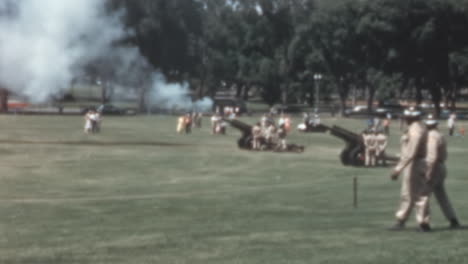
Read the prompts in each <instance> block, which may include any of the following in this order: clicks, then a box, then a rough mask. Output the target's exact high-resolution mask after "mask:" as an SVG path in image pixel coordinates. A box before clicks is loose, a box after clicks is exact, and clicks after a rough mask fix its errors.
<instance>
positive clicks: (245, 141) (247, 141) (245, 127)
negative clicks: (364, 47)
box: [223, 119, 305, 153]
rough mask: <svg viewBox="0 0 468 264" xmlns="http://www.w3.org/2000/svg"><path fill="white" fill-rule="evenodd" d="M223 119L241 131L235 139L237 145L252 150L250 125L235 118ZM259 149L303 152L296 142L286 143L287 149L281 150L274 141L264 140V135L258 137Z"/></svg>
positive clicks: (302, 147)
mask: <svg viewBox="0 0 468 264" xmlns="http://www.w3.org/2000/svg"><path fill="white" fill-rule="evenodd" d="M223 121H225V122H227V123H229V124H230V125H231V126H232V127H234V128H236V129H237V130H239V131H240V132H241V133H242V136H241V137H240V138H239V139H238V140H237V145H238V146H239V148H240V149H245V150H253V147H252V146H253V144H252V142H253V135H252V126H251V125H249V124H246V123H244V122H242V121H239V120H237V119H223ZM260 145H261V150H264V151H277V152H282V151H285V152H296V153H301V152H304V149H305V148H304V146H299V145H296V144H287V149H286V150H282V149H279V148H278V145H277V144H276V143H269V142H267V141H266V140H265V138H264V137H262V138H260Z"/></svg>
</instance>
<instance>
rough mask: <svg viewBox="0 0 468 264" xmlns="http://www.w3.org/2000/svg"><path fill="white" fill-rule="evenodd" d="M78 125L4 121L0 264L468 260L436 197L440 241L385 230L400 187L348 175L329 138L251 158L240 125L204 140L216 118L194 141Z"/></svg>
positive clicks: (149, 127) (138, 125) (160, 127)
mask: <svg viewBox="0 0 468 264" xmlns="http://www.w3.org/2000/svg"><path fill="white" fill-rule="evenodd" d="M247 120H248V121H249V122H250V123H252V122H253V119H247ZM324 122H325V123H327V124H333V123H337V124H340V125H343V126H346V127H349V128H352V129H353V130H355V131H357V130H359V129H360V127H361V126H362V125H363V124H364V120H335V119H329V120H325V121H324ZM82 123H83V120H82V117H78V116H76V117H64V116H53V117H51V116H38V117H30V116H0V127H1V128H2V129H1V133H0V143H1V146H0V149H1V153H2V154H1V159H0V167H1V174H0V263H5V264H13V263H15V264H16V263H34V264H36V263H44V264H54V263H66V264H69V263H80V264H82V263H92V264H99V263H109V264H110V263H112V264H116V263H163V264H166V263H167V264H170V263H180V264H182V263H189V264H195V263H200V264H202V263H203V264H207V263H216V264H217V263H230V264H241V263H265V264H271V263H294V264H298V263H392V264H393V263H402V264H403V263H424V264H428V263H468V229H467V230H465V229H462V230H457V231H450V230H448V229H447V226H448V223H447V222H446V221H445V219H443V217H442V215H441V212H440V210H439V208H438V207H437V205H436V204H435V201H433V219H432V225H433V227H434V229H435V231H434V232H432V233H429V234H422V233H418V232H415V231H414V230H415V227H416V224H415V222H414V220H413V218H412V219H411V221H410V222H409V223H408V229H407V231H404V232H390V231H387V230H386V228H387V227H389V226H391V225H392V224H393V222H394V220H393V213H394V209H395V208H396V205H397V202H398V195H399V187H400V184H399V182H398V183H395V182H391V181H390V180H389V178H388V175H389V172H390V168H384V169H382V168H376V169H363V168H350V167H343V166H341V164H340V163H339V160H338V154H339V152H340V150H341V148H342V146H343V144H342V142H341V141H340V140H338V139H335V138H333V137H331V136H330V135H327V134H299V133H297V132H294V133H292V134H291V135H290V139H289V141H290V142H292V143H298V144H305V145H306V151H305V153H304V154H279V153H255V152H246V151H240V150H238V149H237V146H236V144H235V141H236V139H237V137H238V135H239V134H238V132H237V131H234V130H232V129H229V130H228V133H229V135H227V136H225V137H222V136H211V135H209V132H208V131H209V128H208V119H205V120H204V128H203V129H202V130H201V131H199V130H195V131H194V133H193V134H192V135H176V134H175V133H174V131H175V123H176V117H169V116H149V117H146V116H137V117H113V118H111V117H109V118H105V120H104V124H103V130H102V133H101V134H100V135H94V136H91V135H84V134H83V132H82ZM394 125H395V126H394V127H392V138H391V148H390V152H391V153H395V152H396V151H397V144H398V138H399V135H400V134H399V132H398V129H397V128H396V125H397V124H396V122H394ZM443 125H444V126H443V127H445V123H443ZM465 125H466V124H465ZM444 130H445V129H444ZM448 142H449V147H450V148H449V162H448V167H449V178H448V181H447V188H448V190H449V194H450V196H451V199H452V202H453V204H454V206H455V208H456V210H457V212H458V214H459V217H460V220H461V222H462V223H466V224H468V203H467V202H466V201H467V200H468V192H467V191H466V190H467V188H468V174H467V172H466V164H467V161H468V139H467V138H465V139H462V138H459V137H457V138H450V139H449V140H448ZM353 176H358V177H359V207H358V208H357V209H353V207H352V178H353Z"/></svg>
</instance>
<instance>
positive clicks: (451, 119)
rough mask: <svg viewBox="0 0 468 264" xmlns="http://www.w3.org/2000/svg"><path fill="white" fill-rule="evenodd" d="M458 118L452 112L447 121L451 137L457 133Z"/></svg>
mask: <svg viewBox="0 0 468 264" xmlns="http://www.w3.org/2000/svg"><path fill="white" fill-rule="evenodd" d="M456 118H457V116H456V115H455V113H454V112H452V113H451V114H450V116H449V118H448V119H447V127H448V129H449V136H453V132H454V131H455V119H456Z"/></svg>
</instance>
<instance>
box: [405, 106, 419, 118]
mask: <svg viewBox="0 0 468 264" xmlns="http://www.w3.org/2000/svg"><path fill="white" fill-rule="evenodd" d="M421 115H422V113H421V111H419V110H417V109H416V108H414V107H410V108H408V109H405V111H403V116H404V117H420V116H421Z"/></svg>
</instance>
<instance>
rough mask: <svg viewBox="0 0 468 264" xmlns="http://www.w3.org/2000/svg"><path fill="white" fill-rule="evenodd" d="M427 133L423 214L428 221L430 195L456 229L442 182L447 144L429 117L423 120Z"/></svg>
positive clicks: (433, 120)
mask: <svg viewBox="0 0 468 264" xmlns="http://www.w3.org/2000/svg"><path fill="white" fill-rule="evenodd" d="M425 123H426V126H427V129H428V133H427V154H426V166H427V169H426V175H425V179H426V188H424V191H423V193H422V196H423V198H422V199H421V201H422V202H423V204H422V206H423V208H424V210H423V212H425V213H427V215H426V216H425V217H426V218H427V221H429V220H428V219H429V197H430V195H431V193H432V192H433V193H434V196H435V198H436V200H437V202H438V203H439V206H440V209H441V210H442V213H443V214H444V216H445V217H446V218H447V220H449V221H450V227H451V228H457V227H459V226H460V224H459V222H458V220H457V217H456V215H455V211H454V210H453V207H452V205H451V203H450V200H449V198H448V196H447V192H446V191H445V185H444V181H445V178H446V175H447V171H446V167H445V160H446V159H447V144H446V143H445V139H444V137H443V136H442V134H441V133H440V131H439V130H438V129H437V125H438V122H437V120H436V119H434V118H433V117H432V115H430V116H429V117H428V119H426V120H425Z"/></svg>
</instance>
